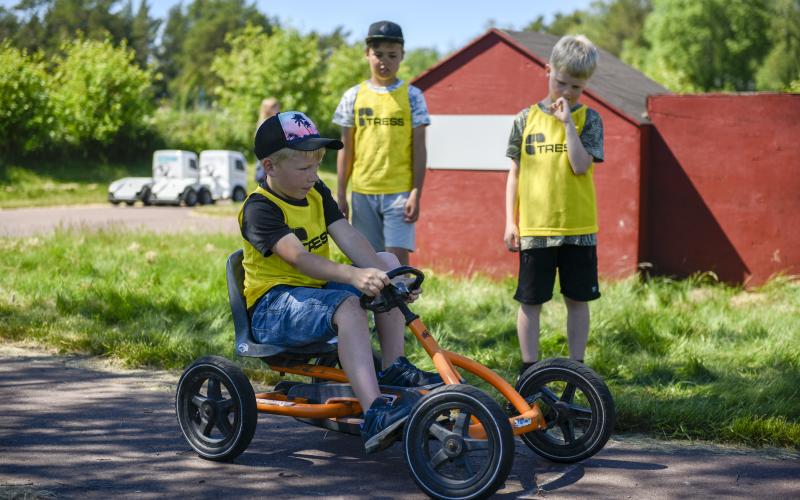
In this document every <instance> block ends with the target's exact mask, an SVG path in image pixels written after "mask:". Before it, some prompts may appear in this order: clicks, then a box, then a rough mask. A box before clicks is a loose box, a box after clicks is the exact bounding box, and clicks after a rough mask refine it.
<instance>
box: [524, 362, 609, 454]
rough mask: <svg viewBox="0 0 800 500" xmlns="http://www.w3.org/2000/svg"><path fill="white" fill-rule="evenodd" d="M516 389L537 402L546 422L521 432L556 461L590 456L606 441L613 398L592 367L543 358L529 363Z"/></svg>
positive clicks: (532, 443) (529, 445)
mask: <svg viewBox="0 0 800 500" xmlns="http://www.w3.org/2000/svg"><path fill="white" fill-rule="evenodd" d="M517 390H518V391H519V393H520V395H522V397H523V398H525V400H526V401H528V403H534V402H536V403H537V404H538V405H539V409H540V410H541V411H542V414H543V415H544V417H545V420H546V422H547V428H546V429H544V430H540V431H532V432H529V433H527V434H523V435H522V440H523V441H524V442H525V444H527V445H528V447H529V448H531V449H532V450H533V451H535V452H536V453H538V454H539V455H541V456H543V457H544V458H547V459H549V460H552V461H554V462H561V463H574V462H579V461H581V460H584V459H586V458H589V457H591V456H592V455H594V454H595V453H597V452H598V451H600V450H601V449H602V448H603V446H605V444H606V442H607V441H608V438H609V437H610V436H611V432H612V431H613V430H614V421H615V419H616V414H615V411H614V399H613V398H612V397H611V392H610V391H609V390H608V386H606V384H605V382H603V379H602V378H601V377H600V376H599V375H598V374H597V373H595V372H594V370H592V369H591V368H589V367H588V366H586V365H584V364H583V363H579V362H577V361H572V360H569V359H555V358H554V359H546V360H544V361H540V362H539V363H536V364H535V365H533V366H532V367H531V368H529V369H528V370H527V371H526V372H525V373H524V374H523V375H522V377H521V378H520V381H519V383H518V384H517Z"/></svg>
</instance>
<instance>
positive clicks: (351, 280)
mask: <svg viewBox="0 0 800 500" xmlns="http://www.w3.org/2000/svg"><path fill="white" fill-rule="evenodd" d="M338 224H347V225H348V226H349V225H350V224H349V223H348V222H347V221H346V220H345V219H340V220H339V221H337V222H335V223H333V224H332V225H331V228H332V227H333V226H337V225H338ZM354 231H355V229H354ZM331 235H333V233H331ZM362 238H363V236H362ZM334 239H335V238H334ZM337 243H338V242H337ZM367 245H368V246H369V243H367ZM272 251H273V252H274V253H275V254H277V255H278V256H279V257H280V258H281V259H283V260H285V261H286V262H288V263H289V264H291V265H292V266H293V267H294V268H295V269H297V270H298V271H300V272H301V273H303V274H305V275H306V276H309V277H311V278H315V279H318V280H324V281H336V282H339V283H348V284H350V285H353V286H354V287H356V288H358V290H359V291H361V292H363V293H365V294H367V295H371V296H376V295H377V294H379V293H380V291H381V289H383V287H384V286H386V285H387V284H389V278H388V277H387V276H386V273H385V272H383V271H381V270H380V269H377V266H375V267H367V268H356V267H353V266H348V265H345V264H338V263H336V262H333V261H331V260H328V259H326V258H325V257H321V256H319V255H316V254H313V253H311V252H309V251H308V250H306V248H305V247H304V246H303V244H302V243H301V242H300V240H299V239H297V236H295V235H294V233H292V234H287V235H286V236H284V237H283V238H281V239H280V240H278V242H277V243H275V246H273V247H272ZM372 254H373V255H375V252H374V251H373V252H372ZM376 260H377V256H376Z"/></svg>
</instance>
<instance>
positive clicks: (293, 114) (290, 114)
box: [253, 111, 344, 160]
mask: <svg viewBox="0 0 800 500" xmlns="http://www.w3.org/2000/svg"><path fill="white" fill-rule="evenodd" d="M343 147H344V144H342V141H340V140H339V139H328V138H326V137H320V135H319V132H318V131H317V126H316V125H314V122H312V121H311V118H309V117H307V116H306V115H305V113H301V112H300V111H287V112H285V113H278V114H277V115H274V116H270V117H269V118H267V119H266V120H264V121H263V122H262V123H261V125H259V126H258V130H256V138H255V147H254V148H253V152H254V153H255V154H256V158H258V159H259V160H263V159H264V158H266V157H267V156H269V155H271V154H272V153H274V152H276V151H279V150H281V149H283V148H289V149H296V150H299V151H314V150H316V149H319V148H328V149H342V148H343Z"/></svg>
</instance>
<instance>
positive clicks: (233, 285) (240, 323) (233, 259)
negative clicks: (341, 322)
mask: <svg viewBox="0 0 800 500" xmlns="http://www.w3.org/2000/svg"><path fill="white" fill-rule="evenodd" d="M243 259H244V251H242V250H241V249H239V250H237V251H235V252H233V253H232V254H231V255H230V257H228V263H227V266H226V274H227V279H228V300H229V301H230V303H231V314H233V328H234V330H235V331H236V352H237V353H238V354H239V355H240V356H248V357H253V358H266V357H271V356H276V355H278V354H301V355H302V354H307V355H317V354H327V353H332V352H335V351H336V349H337V345H336V343H335V340H336V338H335V337H334V341H333V342H330V343H329V342H316V343H314V344H309V345H305V346H299V347H284V346H275V345H270V344H260V343H258V342H256V341H255V338H254V337H253V330H252V329H251V327H250V315H249V314H248V312H247V302H246V301H245V298H244V267H242V260H243Z"/></svg>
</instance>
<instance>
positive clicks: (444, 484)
mask: <svg viewBox="0 0 800 500" xmlns="http://www.w3.org/2000/svg"><path fill="white" fill-rule="evenodd" d="M478 423H480V426H477V425H476V424H478ZM470 427H472V431H473V432H472V433H471V432H470ZM479 427H482V430H483V433H485V435H483V436H481V435H480V432H477V433H476V432H475V431H476V429H477V428H479ZM403 443H404V444H403V445H404V447H405V456H406V461H407V462H408V467H409V471H410V472H411V477H412V478H413V479H414V481H415V482H416V483H417V485H418V486H419V487H420V488H421V489H422V490H423V491H424V492H425V493H427V494H428V495H430V496H431V497H433V498H458V499H472V498H485V497H488V496H490V495H492V494H493V493H494V492H495V491H497V490H498V488H500V487H501V486H502V485H503V483H504V482H505V480H506V478H507V477H508V473H509V472H510V471H511V466H512V464H513V461H514V435H513V433H512V431H511V426H510V425H509V422H508V418H507V417H506V415H505V414H504V413H503V411H502V410H501V409H500V406H499V405H498V404H497V402H495V401H494V400H493V399H492V398H490V397H489V396H488V395H486V394H485V393H483V392H482V391H481V390H480V389H477V388H475V387H472V386H469V385H450V386H442V387H438V388H436V389H434V390H432V391H431V392H430V393H428V394H427V395H426V396H425V397H423V398H422V399H421V400H420V401H419V402H418V403H417V405H416V406H415V408H414V409H413V410H412V412H411V415H410V416H409V418H408V421H407V422H406V424H405V431H404V437H403Z"/></svg>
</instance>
